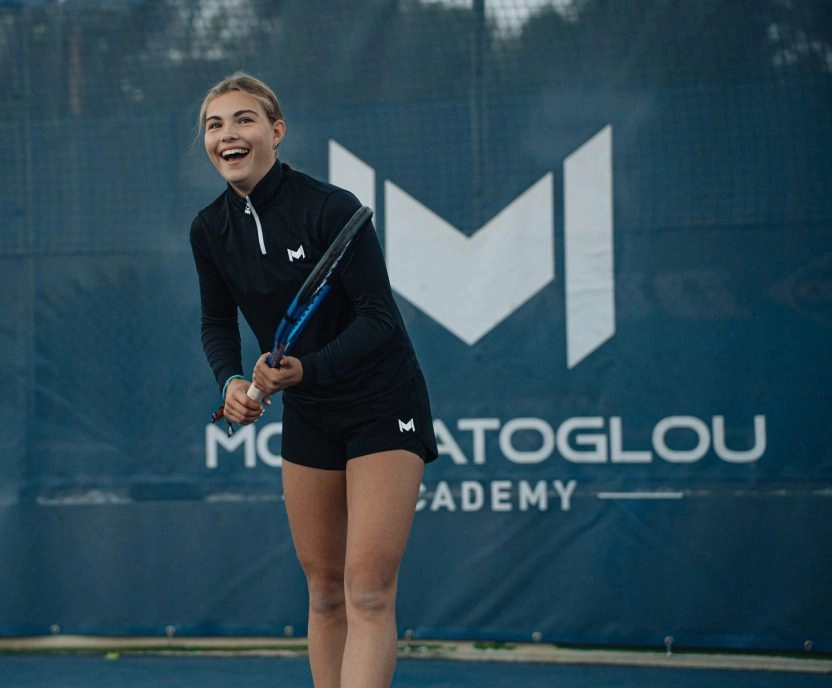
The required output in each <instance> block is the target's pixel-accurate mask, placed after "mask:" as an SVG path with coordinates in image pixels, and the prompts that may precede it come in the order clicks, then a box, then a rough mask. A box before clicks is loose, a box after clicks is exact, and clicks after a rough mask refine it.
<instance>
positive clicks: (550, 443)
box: [500, 418, 555, 463]
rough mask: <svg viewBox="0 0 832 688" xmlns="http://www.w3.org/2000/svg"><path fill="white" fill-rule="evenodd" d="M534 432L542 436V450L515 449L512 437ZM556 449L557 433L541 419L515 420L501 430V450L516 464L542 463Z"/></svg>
mask: <svg viewBox="0 0 832 688" xmlns="http://www.w3.org/2000/svg"><path fill="white" fill-rule="evenodd" d="M522 430H532V431H534V432H537V433H539V434H540V437H541V440H542V441H541V443H540V448H538V449H536V450H534V451H520V450H518V449H516V448H515V447H514V444H513V443H512V436H513V435H514V433H515V432H518V431H522ZM554 448H555V433H554V432H553V431H552V426H551V425H549V424H548V423H547V422H546V421H545V420H541V419H540V418H513V419H512V420H510V421H509V422H508V423H506V424H505V425H504V426H503V429H502V430H500V450H501V451H502V452H503V454H504V455H505V457H506V458H507V459H508V460H509V461H513V462H514V463H540V462H541V461H545V460H546V459H547V458H549V456H550V455H551V454H552V450H553V449H554Z"/></svg>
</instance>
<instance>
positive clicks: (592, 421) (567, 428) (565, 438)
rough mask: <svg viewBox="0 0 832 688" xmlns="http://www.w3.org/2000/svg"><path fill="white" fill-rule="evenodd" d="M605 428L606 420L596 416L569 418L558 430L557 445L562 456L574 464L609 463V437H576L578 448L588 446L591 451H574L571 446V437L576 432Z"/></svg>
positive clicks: (577, 435) (578, 435)
mask: <svg viewBox="0 0 832 688" xmlns="http://www.w3.org/2000/svg"><path fill="white" fill-rule="evenodd" d="M603 427H604V419H603V418H598V417H595V416H592V417H587V418H583V417H577V418H569V419H567V420H565V421H564V422H563V423H561V425H560V427H559V428H558V434H557V443H558V451H559V452H560V455H561V456H562V457H563V458H564V459H566V460H567V461H571V462H573V463H606V462H607V437H606V435H600V434H598V433H593V434H591V435H589V434H586V433H581V434H576V435H575V444H576V445H577V446H579V447H580V446H588V447H590V448H591V451H579V450H578V449H573V448H572V445H570V444H569V436H570V434H571V433H572V432H573V431H574V430H582V429H583V430H601V429H603Z"/></svg>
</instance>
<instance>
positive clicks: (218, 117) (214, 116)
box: [205, 110, 257, 122]
mask: <svg viewBox="0 0 832 688" xmlns="http://www.w3.org/2000/svg"><path fill="white" fill-rule="evenodd" d="M249 113H251V114H252V115H256V114H257V112H256V111H255V110H237V112H235V113H234V114H233V115H232V116H233V117H239V116H240V115H245V114H249ZM209 119H222V117H220V116H219V115H207V116H206V117H205V121H206V122H207V121H208V120H209Z"/></svg>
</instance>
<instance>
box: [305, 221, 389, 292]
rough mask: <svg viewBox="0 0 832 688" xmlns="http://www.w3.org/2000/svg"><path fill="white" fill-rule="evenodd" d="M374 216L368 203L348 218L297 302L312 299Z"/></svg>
mask: <svg viewBox="0 0 832 688" xmlns="http://www.w3.org/2000/svg"><path fill="white" fill-rule="evenodd" d="M372 216H373V211H372V210H371V209H370V208H368V207H367V206H366V205H362V206H361V207H360V208H359V209H358V210H356V211H355V212H354V213H353V215H352V217H351V218H350V219H349V220H347V224H345V225H344V227H343V228H342V229H341V231H340V232H338V235H337V236H336V237H335V239H334V240H333V242H332V243H331V244H330V245H329V248H327V250H326V251H324V254H323V255H322V256H321V258H320V260H319V261H318V262H317V264H316V265H315V267H314V268H312V272H310V273H309V276H308V277H307V278H306V280H305V281H304V283H303V285H302V286H301V288H300V289H299V290H298V294H297V296H296V297H295V302H296V303H297V304H298V305H299V306H303V304H305V303H307V302H308V301H311V300H312V297H313V296H314V295H315V292H317V291H318V290H319V289H320V288H321V287H322V286H323V285H324V284H326V281H327V280H328V279H329V277H330V275H332V272H333V271H334V270H335V268H336V267H337V266H338V263H339V262H340V261H341V258H343V257H344V254H345V253H346V252H347V249H348V248H349V247H350V244H352V242H353V239H355V237H356V236H358V233H359V232H360V231H361V230H362V229H363V227H364V225H365V223H366V222H367V221H368V220H369V219H370V218H371V217H372Z"/></svg>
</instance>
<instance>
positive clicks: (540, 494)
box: [517, 480, 549, 511]
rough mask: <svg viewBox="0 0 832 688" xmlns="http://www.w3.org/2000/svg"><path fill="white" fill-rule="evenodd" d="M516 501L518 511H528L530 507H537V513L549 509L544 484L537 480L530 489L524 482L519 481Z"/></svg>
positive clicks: (547, 495)
mask: <svg viewBox="0 0 832 688" xmlns="http://www.w3.org/2000/svg"><path fill="white" fill-rule="evenodd" d="M517 499H518V501H519V503H520V511H528V510H529V507H530V506H537V508H538V510H539V511H546V510H547V509H548V508H549V494H548V492H547V490H546V482H545V481H543V480H538V481H537V483H535V486H534V488H532V486H531V485H529V483H527V482H526V481H525V480H521V481H520V485H519V494H518V495H517Z"/></svg>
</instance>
